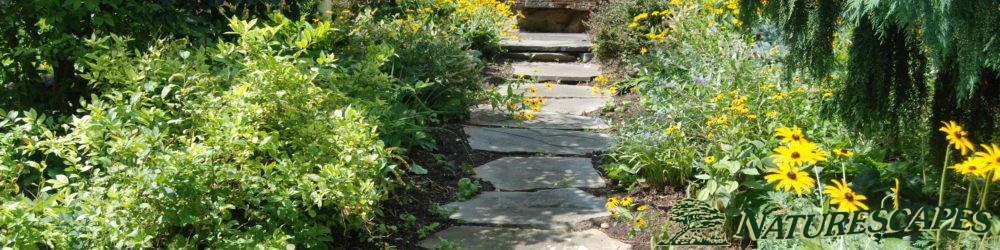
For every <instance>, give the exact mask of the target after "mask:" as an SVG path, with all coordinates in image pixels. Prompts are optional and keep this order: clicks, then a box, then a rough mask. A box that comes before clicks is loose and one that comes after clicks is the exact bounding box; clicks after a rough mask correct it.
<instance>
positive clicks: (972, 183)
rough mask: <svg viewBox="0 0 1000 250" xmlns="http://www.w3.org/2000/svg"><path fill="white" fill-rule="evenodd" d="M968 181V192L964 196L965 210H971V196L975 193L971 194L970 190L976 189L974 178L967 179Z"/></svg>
mask: <svg viewBox="0 0 1000 250" xmlns="http://www.w3.org/2000/svg"><path fill="white" fill-rule="evenodd" d="M968 179H969V187H968V192H967V193H966V194H965V208H972V195H973V194H975V192H972V190H973V189H976V178H975V177H969V178H968Z"/></svg>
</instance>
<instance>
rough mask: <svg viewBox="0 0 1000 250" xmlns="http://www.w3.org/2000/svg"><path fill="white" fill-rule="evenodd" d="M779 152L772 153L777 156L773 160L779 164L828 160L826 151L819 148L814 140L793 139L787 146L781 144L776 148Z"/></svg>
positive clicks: (795, 165)
mask: <svg viewBox="0 0 1000 250" xmlns="http://www.w3.org/2000/svg"><path fill="white" fill-rule="evenodd" d="M774 152H777V154H773V155H771V156H772V157H775V158H774V160H772V161H773V162H774V163H777V164H788V165H790V166H792V167H798V166H802V165H803V164H806V163H816V162H817V161H826V155H827V154H826V151H823V150H822V149H819V146H816V144H815V143H812V142H801V141H793V142H792V143H789V144H788V145H786V146H780V147H778V148H775V149H774Z"/></svg>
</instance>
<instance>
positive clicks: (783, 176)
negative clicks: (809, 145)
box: [764, 164, 816, 194]
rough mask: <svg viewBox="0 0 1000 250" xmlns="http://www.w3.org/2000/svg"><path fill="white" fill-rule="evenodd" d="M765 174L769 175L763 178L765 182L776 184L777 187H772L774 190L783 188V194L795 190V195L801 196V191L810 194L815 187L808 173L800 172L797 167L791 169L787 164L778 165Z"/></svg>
mask: <svg viewBox="0 0 1000 250" xmlns="http://www.w3.org/2000/svg"><path fill="white" fill-rule="evenodd" d="M767 172H769V173H770V174H768V175H766V176H764V179H765V180H767V181H768V182H774V181H777V182H778V185H775V186H774V190H779V189H782V188H784V190H785V192H788V191H790V190H792V189H795V193H797V194H802V191H805V192H806V193H807V194H809V193H812V188H811V187H813V186H816V179H813V178H812V177H809V173H806V172H805V171H800V170H799V168H798V167H792V166H789V165H788V164H781V165H778V168H772V169H768V170H767Z"/></svg>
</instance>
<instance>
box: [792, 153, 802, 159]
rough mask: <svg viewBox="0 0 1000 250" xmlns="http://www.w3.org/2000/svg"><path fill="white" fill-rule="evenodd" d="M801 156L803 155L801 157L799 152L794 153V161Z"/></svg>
mask: <svg viewBox="0 0 1000 250" xmlns="http://www.w3.org/2000/svg"><path fill="white" fill-rule="evenodd" d="M801 156H802V155H799V152H792V159H798V158H799V157H801Z"/></svg>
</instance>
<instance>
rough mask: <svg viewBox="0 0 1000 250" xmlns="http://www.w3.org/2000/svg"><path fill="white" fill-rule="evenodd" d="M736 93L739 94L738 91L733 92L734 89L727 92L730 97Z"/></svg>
mask: <svg viewBox="0 0 1000 250" xmlns="http://www.w3.org/2000/svg"><path fill="white" fill-rule="evenodd" d="M737 93H740V91H739V90H735V89H734V90H730V91H729V94H730V95H735V94H737Z"/></svg>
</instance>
